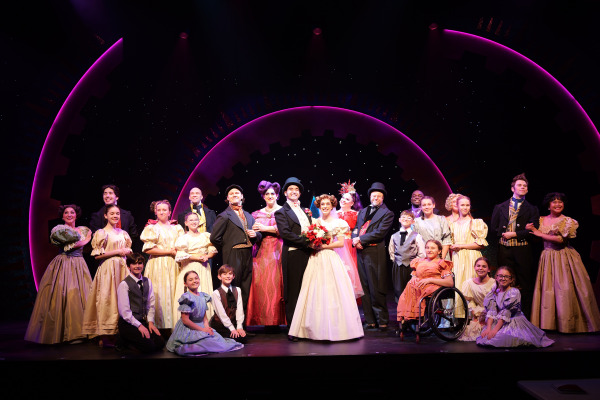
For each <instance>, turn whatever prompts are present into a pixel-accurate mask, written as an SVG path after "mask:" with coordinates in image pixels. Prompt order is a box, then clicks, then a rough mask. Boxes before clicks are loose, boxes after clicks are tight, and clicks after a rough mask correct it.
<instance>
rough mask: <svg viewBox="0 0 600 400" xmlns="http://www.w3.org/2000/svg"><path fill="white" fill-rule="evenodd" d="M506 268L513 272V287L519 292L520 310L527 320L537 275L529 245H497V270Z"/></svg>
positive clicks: (535, 263)
mask: <svg viewBox="0 0 600 400" xmlns="http://www.w3.org/2000/svg"><path fill="white" fill-rule="evenodd" d="M503 266H508V267H511V268H512V269H513V270H514V271H515V275H516V280H515V283H514V284H515V286H518V287H519V288H520V291H521V310H522V311H523V314H525V316H526V317H527V318H528V319H529V318H530V316H531V303H532V302H533V290H534V287H535V278H536V275H537V262H536V261H535V260H534V257H533V251H532V249H531V245H527V246H512V247H508V246H503V245H501V244H500V245H498V268H500V267H503Z"/></svg>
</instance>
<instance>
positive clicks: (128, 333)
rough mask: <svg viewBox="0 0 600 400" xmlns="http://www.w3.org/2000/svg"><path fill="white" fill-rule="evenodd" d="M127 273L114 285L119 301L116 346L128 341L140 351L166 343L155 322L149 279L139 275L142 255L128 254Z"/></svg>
mask: <svg viewBox="0 0 600 400" xmlns="http://www.w3.org/2000/svg"><path fill="white" fill-rule="evenodd" d="M126 262H127V268H128V269H129V274H128V275H127V277H126V278H125V279H123V281H122V282H121V283H120V284H119V287H118V288H117V302H118V305H119V341H118V342H117V349H119V348H120V347H124V346H126V345H128V344H131V345H132V346H133V347H135V348H137V349H138V350H140V351H141V352H143V353H151V352H153V351H156V350H160V349H162V348H163V347H164V346H165V341H164V339H163V338H162V336H161V335H160V332H159V331H158V329H157V328H156V327H155V326H154V292H153V290H152V281H150V279H148V278H146V277H144V276H142V272H143V271H144V256H142V255H141V254H139V253H133V254H132V255H130V256H128V257H127V260H126Z"/></svg>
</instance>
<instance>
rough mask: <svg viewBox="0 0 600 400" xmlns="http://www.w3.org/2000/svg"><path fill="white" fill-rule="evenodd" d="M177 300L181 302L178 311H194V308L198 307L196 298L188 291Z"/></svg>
mask: <svg viewBox="0 0 600 400" xmlns="http://www.w3.org/2000/svg"><path fill="white" fill-rule="evenodd" d="M177 302H178V303H179V307H177V311H179V312H182V313H188V314H189V313H192V312H193V311H194V308H195V307H196V304H195V303H194V298H193V297H192V295H191V294H189V293H187V292H186V293H184V294H182V295H181V297H180V298H179V300H177Z"/></svg>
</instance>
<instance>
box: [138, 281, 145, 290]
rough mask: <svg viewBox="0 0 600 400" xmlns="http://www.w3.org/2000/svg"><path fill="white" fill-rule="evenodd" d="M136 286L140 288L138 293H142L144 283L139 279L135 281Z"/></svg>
mask: <svg viewBox="0 0 600 400" xmlns="http://www.w3.org/2000/svg"><path fill="white" fill-rule="evenodd" d="M137 284H138V286H139V287H140V291H141V292H142V293H144V281H143V280H142V279H140V280H139V281H137Z"/></svg>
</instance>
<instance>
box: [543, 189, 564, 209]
mask: <svg viewBox="0 0 600 400" xmlns="http://www.w3.org/2000/svg"><path fill="white" fill-rule="evenodd" d="M554 200H560V201H562V202H563V203H564V205H567V196H565V194H564V193H560V192H551V193H548V194H547V195H545V196H544V200H543V201H542V206H543V207H544V208H546V207H549V206H550V203H552V202H553V201H554Z"/></svg>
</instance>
